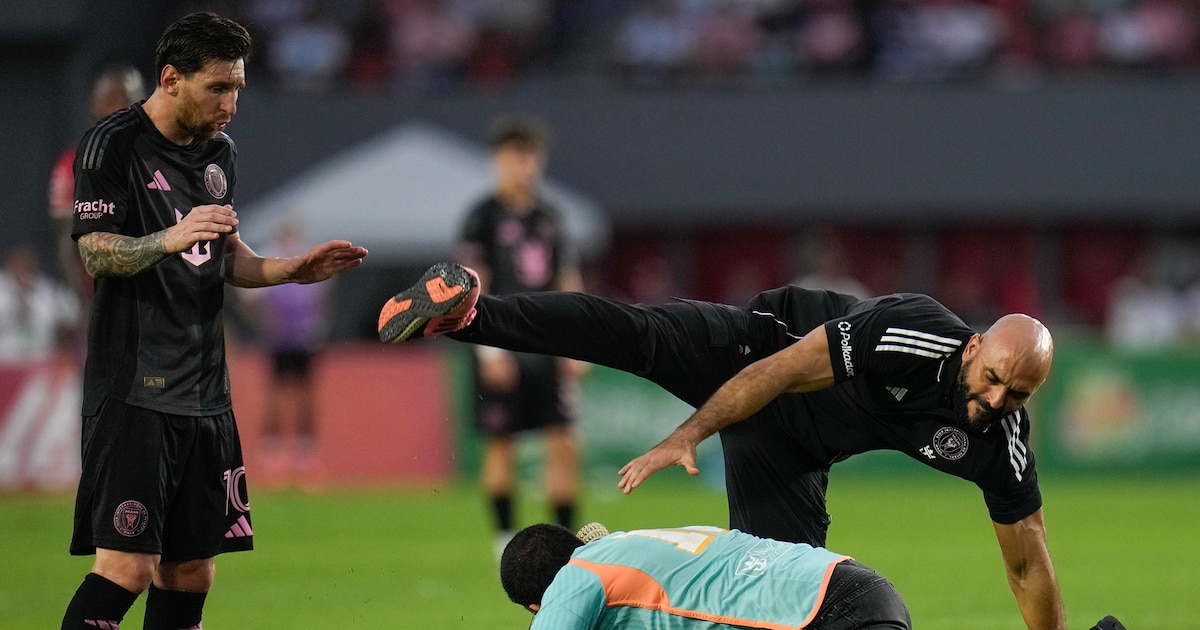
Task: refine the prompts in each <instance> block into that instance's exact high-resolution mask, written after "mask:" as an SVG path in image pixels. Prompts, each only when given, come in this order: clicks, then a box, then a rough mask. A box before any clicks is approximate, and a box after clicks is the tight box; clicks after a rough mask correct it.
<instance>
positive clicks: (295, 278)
mask: <svg viewBox="0 0 1200 630" xmlns="http://www.w3.org/2000/svg"><path fill="white" fill-rule="evenodd" d="M366 255H367V250H366V249H365V248H362V247H356V246H354V245H351V244H350V242H349V241H329V242H328V243H322V244H321V245H317V246H316V247H314V248H312V249H310V250H309V251H308V252H306V253H304V254H301V255H300V256H297V257H295V258H293V259H291V260H290V261H288V262H289V269H288V279H289V280H291V281H292V282H296V283H299V284H309V283H312V282H321V281H323V280H328V279H329V278H331V277H333V276H334V275H336V274H339V273H341V272H343V271H345V270H347V269H353V268H354V267H357V266H359V265H361V264H362V259H363V257H365V256H366Z"/></svg>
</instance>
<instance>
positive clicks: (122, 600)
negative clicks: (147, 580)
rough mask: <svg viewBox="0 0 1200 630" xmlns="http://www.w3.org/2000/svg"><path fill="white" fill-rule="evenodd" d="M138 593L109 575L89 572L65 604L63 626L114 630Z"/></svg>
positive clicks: (68, 629)
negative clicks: (125, 587)
mask: <svg viewBox="0 0 1200 630" xmlns="http://www.w3.org/2000/svg"><path fill="white" fill-rule="evenodd" d="M137 596H138V594H137V593H130V592H129V591H127V590H125V589H124V588H122V587H121V585H119V584H117V583H116V582H113V581H111V580H109V579H108V578H104V577H101V576H99V575H97V574H95V573H89V574H87V576H86V577H84V578H83V584H80V585H79V588H78V589H76V591H75V597H72V598H71V603H70V604H68V605H67V613H66V615H64V616H63V622H62V630H96V629H97V628H100V629H102V630H117V627H118V626H119V625H120V624H121V620H122V619H124V618H125V613H127V612H129V607H130V606H132V605H133V602H134V600H136V599H137Z"/></svg>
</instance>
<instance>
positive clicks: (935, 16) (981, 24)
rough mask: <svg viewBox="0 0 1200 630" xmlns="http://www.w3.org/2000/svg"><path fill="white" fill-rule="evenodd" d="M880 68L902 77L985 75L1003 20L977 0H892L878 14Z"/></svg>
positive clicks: (998, 40) (947, 77)
mask: <svg viewBox="0 0 1200 630" xmlns="http://www.w3.org/2000/svg"><path fill="white" fill-rule="evenodd" d="M878 19H879V21H878V23H877V26H878V37H879V46H880V53H879V72H880V73H881V74H882V75H883V76H885V77H888V78H892V79H899V80H948V79H964V78H972V77H977V76H981V75H982V74H983V71H984V69H985V68H987V66H988V64H989V62H990V61H992V60H993V59H994V54H995V52H996V50H997V49H998V48H999V45H1000V41H1001V32H1000V29H1001V26H1002V22H1001V21H1000V19H999V16H998V15H997V14H996V13H995V11H994V10H993V9H992V8H991V7H988V6H986V5H984V4H980V3H979V2H977V1H976V0H929V1H927V2H915V1H912V0H890V2H888V3H887V4H886V5H885V8H884V9H883V10H882V11H880V13H879V16H878Z"/></svg>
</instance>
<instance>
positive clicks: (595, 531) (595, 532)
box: [575, 521, 608, 543]
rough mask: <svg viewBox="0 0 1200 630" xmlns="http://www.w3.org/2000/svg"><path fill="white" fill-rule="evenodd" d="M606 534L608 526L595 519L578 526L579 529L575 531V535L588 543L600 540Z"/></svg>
mask: <svg viewBox="0 0 1200 630" xmlns="http://www.w3.org/2000/svg"><path fill="white" fill-rule="evenodd" d="M607 535H608V528H607V527H605V526H603V525H601V524H600V523H597V522H596V521H592V522H591V523H588V524H587V525H584V526H583V527H580V528H579V531H578V532H575V537H576V538H578V539H579V540H582V541H583V542H584V543H590V542H592V541H593V540H600V539H601V538H604V537H605V536H607Z"/></svg>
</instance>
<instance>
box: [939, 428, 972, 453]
mask: <svg viewBox="0 0 1200 630" xmlns="http://www.w3.org/2000/svg"><path fill="white" fill-rule="evenodd" d="M968 446H970V440H969V439H967V433H966V432H965V431H963V430H962V429H959V428H958V427H942V428H940V429H938V430H937V433H934V434H933V450H935V451H937V454H938V455H941V456H942V457H943V458H945V459H962V458H963V455H966V454H967V447H968Z"/></svg>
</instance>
